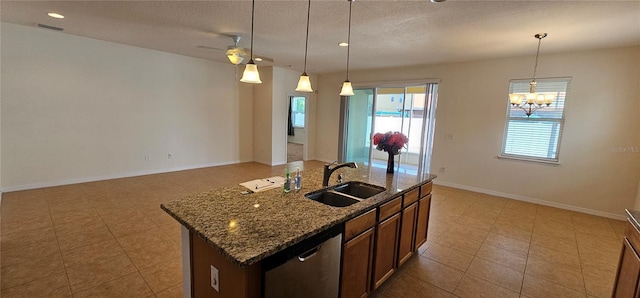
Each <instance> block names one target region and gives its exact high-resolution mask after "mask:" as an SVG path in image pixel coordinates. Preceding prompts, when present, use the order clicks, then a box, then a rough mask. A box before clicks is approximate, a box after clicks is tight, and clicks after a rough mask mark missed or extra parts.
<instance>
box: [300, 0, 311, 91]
mask: <svg viewBox="0 0 640 298" xmlns="http://www.w3.org/2000/svg"><path fill="white" fill-rule="evenodd" d="M310 16H311V0H309V5H308V6H307V40H306V42H305V44H304V71H303V72H302V75H300V80H298V87H296V91H299V92H313V89H311V81H309V76H308V75H307V51H308V49H309V17H310Z"/></svg>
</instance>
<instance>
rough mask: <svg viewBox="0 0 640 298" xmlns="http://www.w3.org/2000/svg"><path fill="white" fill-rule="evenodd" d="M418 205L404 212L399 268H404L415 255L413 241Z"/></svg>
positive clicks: (399, 249)
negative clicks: (405, 263)
mask: <svg viewBox="0 0 640 298" xmlns="http://www.w3.org/2000/svg"><path fill="white" fill-rule="evenodd" d="M417 211H418V204H417V203H413V204H411V205H409V206H408V207H406V208H404V209H403V210H402V223H401V228H400V242H399V245H398V267H400V266H402V264H404V262H406V261H407V260H408V259H409V258H410V257H411V255H413V252H414V248H413V239H414V235H415V228H416V224H415V223H416V216H417Z"/></svg>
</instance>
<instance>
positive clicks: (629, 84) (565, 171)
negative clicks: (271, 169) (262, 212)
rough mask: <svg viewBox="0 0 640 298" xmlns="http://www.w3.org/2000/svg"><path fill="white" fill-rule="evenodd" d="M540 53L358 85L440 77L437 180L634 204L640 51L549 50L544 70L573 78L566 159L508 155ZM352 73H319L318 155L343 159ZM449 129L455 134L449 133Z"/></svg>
mask: <svg viewBox="0 0 640 298" xmlns="http://www.w3.org/2000/svg"><path fill="white" fill-rule="evenodd" d="M534 58H535V57H533V56H529V57H515V58H505V59H497V60H490V61H480V62H468V63H455V64H441V65H428V66H416V67H407V68H394V69H382V70H368V71H354V72H352V74H351V76H350V78H351V80H352V82H354V84H356V83H357V82H372V81H402V80H416V79H421V78H437V79H440V80H441V82H440V85H439V89H438V90H439V99H438V108H437V114H436V119H437V120H436V135H435V141H434V149H433V156H432V169H431V170H432V172H433V171H434V169H439V168H440V167H446V169H447V170H446V172H444V173H435V174H437V175H438V176H439V177H438V179H437V182H439V183H441V184H447V185H452V186H458V187H464V188H468V189H473V190H479V191H485V192H491V193H495V194H501V195H506V196H510V197H513V198H519V199H523V200H531V201H536V200H541V201H540V202H541V203H546V204H550V205H555V206H560V207H567V208H573V209H574V210H581V211H586V212H591V213H595V214H600V215H606V216H616V215H621V214H623V212H624V210H623V209H624V208H632V207H633V206H634V202H635V198H636V193H637V192H638V181H639V179H640V153H634V152H630V151H627V152H623V153H617V152H613V151H612V150H611V148H612V147H627V146H639V145H640V137H639V136H640V132H639V128H640V124H639V123H638V122H639V120H638V118H639V117H638V116H637V115H638V111H640V98H639V97H638V94H640V90H639V87H638V82H640V73H639V72H640V67H639V66H640V48H624V49H609V50H598V51H588V52H575V53H566V54H556V55H550V54H544V53H543V54H542V55H541V58H540V59H541V60H540V65H539V67H538V75H539V77H561V76H572V77H573V80H572V82H571V87H570V88H571V89H570V91H569V92H570V93H569V95H568V97H567V103H566V115H565V116H566V122H565V127H564V132H563V137H562V143H561V147H560V165H559V166H552V165H545V164H538V163H529V162H520V161H513V160H504V159H498V158H496V156H497V155H498V154H499V153H500V150H501V145H502V136H503V131H504V121H505V113H506V109H507V93H508V88H509V80H510V79H519V78H527V77H528V76H530V73H531V71H532V67H533V61H534ZM343 79H344V74H329V75H322V76H320V77H319V79H318V80H319V89H320V93H319V98H318V107H317V111H318V112H317V117H318V122H319V123H322V125H323V129H321V130H318V131H317V132H316V144H317V146H316V157H317V159H320V160H332V159H335V158H336V157H337V148H338V146H337V142H338V120H339V99H340V97H339V96H338V90H339V86H340V83H341V82H342V80H343ZM445 133H452V134H454V140H444V135H445Z"/></svg>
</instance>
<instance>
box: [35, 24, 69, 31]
mask: <svg viewBox="0 0 640 298" xmlns="http://www.w3.org/2000/svg"><path fill="white" fill-rule="evenodd" d="M38 27H40V28H45V29H50V30H56V31H62V30H64V28H60V27H55V26H50V25H45V24H40V23H38Z"/></svg>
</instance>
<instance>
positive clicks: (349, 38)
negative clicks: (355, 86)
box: [347, 0, 353, 81]
mask: <svg viewBox="0 0 640 298" xmlns="http://www.w3.org/2000/svg"><path fill="white" fill-rule="evenodd" d="M347 1H349V33H348V34H347V44H348V45H347V81H348V80H349V54H350V51H351V4H353V0H347Z"/></svg>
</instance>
